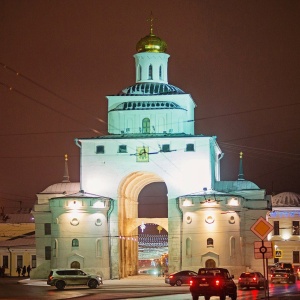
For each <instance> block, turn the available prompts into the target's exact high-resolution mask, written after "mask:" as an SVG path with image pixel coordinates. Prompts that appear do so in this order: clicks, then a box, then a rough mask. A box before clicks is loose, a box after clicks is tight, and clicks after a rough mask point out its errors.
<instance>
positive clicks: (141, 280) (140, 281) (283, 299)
mask: <svg viewBox="0 0 300 300" xmlns="http://www.w3.org/2000/svg"><path fill="white" fill-rule="evenodd" d="M126 282H128V283H129V284H134V285H145V284H149V283H150V282H151V283H153V284H155V282H156V283H157V282H160V283H164V278H163V277H156V276H153V275H135V276H129V277H127V278H123V279H108V280H103V284H111V285H118V284H120V283H122V284H124V283H126ZM18 283H20V284H26V285H36V286H48V285H47V280H46V279H30V278H25V279H20V280H19V281H18ZM169 297H170V298H169ZM190 297H191V296H190V295H189V294H177V295H170V296H164V299H170V300H185V299H190ZM147 299H148V298H147ZM269 299H270V300H300V294H298V295H293V294H286V295H279V296H270V297H269V298H261V300H269ZM126 300H134V299H130V298H128V299H126ZM135 300H136V298H135ZM149 300H161V296H157V297H149Z"/></svg>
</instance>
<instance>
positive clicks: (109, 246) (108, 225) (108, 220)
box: [107, 199, 114, 279]
mask: <svg viewBox="0 0 300 300" xmlns="http://www.w3.org/2000/svg"><path fill="white" fill-rule="evenodd" d="M113 210H114V200H113V199H110V207H109V210H108V211H107V227H108V253H109V278H110V279H112V262H111V234H110V215H111V213H112V212H113Z"/></svg>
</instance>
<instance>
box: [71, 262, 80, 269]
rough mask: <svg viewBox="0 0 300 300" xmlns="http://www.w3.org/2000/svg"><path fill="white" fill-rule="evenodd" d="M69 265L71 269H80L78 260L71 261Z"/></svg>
mask: <svg viewBox="0 0 300 300" xmlns="http://www.w3.org/2000/svg"><path fill="white" fill-rule="evenodd" d="M70 267H71V268H72V269H80V262H78V261H73V262H71V265H70Z"/></svg>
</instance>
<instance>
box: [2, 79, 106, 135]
mask: <svg viewBox="0 0 300 300" xmlns="http://www.w3.org/2000/svg"><path fill="white" fill-rule="evenodd" d="M0 84H1V85H3V86H4V87H6V88H7V89H8V90H9V91H14V92H15V93H17V94H19V95H21V96H23V97H25V98H27V99H29V100H31V101H33V102H35V103H38V104H39V105H41V106H44V107H46V108H47V109H50V110H52V111H54V112H56V113H58V114H59V115H62V116H64V117H65V118H67V119H70V120H72V121H74V122H76V123H78V124H80V125H82V126H84V127H85V128H88V129H89V130H90V131H93V132H94V133H99V134H101V132H100V131H98V130H96V129H93V128H90V127H87V126H86V125H85V124H83V123H81V122H79V121H78V120H76V119H74V118H72V117H70V116H68V115H66V114H64V113H63V112H61V111H59V110H57V109H55V108H53V107H51V106H49V105H47V104H45V103H42V102H41V101H39V100H37V99H35V98H33V97H31V96H28V95H26V94H24V93H23V92H21V91H19V90H17V89H15V88H13V87H11V86H9V85H7V84H5V83H3V82H1V81H0Z"/></svg>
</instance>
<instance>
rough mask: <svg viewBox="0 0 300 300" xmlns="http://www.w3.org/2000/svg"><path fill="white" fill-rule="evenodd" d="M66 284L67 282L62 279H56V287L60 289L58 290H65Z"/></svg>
mask: <svg viewBox="0 0 300 300" xmlns="http://www.w3.org/2000/svg"><path fill="white" fill-rule="evenodd" d="M65 286H66V283H65V282H64V281H62V280H58V281H56V283H55V287H56V288H57V289H58V290H63V289H64V288H65Z"/></svg>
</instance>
